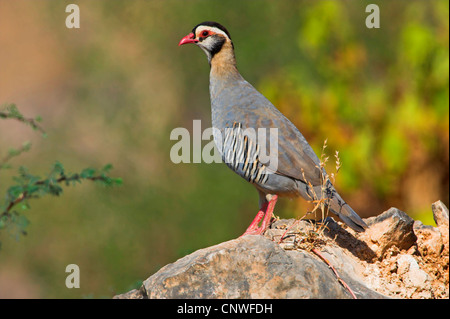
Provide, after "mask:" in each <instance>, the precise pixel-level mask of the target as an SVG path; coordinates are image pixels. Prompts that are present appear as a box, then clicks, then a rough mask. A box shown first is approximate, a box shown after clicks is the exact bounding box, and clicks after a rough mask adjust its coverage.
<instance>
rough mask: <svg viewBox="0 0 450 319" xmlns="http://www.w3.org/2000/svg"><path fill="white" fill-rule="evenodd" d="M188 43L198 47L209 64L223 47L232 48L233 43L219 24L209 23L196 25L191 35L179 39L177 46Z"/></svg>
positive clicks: (226, 31)
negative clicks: (227, 45)
mask: <svg viewBox="0 0 450 319" xmlns="http://www.w3.org/2000/svg"><path fill="white" fill-rule="evenodd" d="M188 43H194V44H196V45H197V46H199V47H200V48H201V49H202V50H203V51H204V52H205V53H206V56H207V57H208V61H209V62H210V63H211V60H212V58H213V57H214V56H215V55H216V54H217V53H219V52H220V51H221V50H222V48H223V47H224V45H226V44H229V47H230V48H231V49H232V48H233V42H231V37H230V33H229V32H228V30H227V29H226V28H225V27H224V26H223V25H221V24H220V23H217V22H211V21H206V22H202V23H200V24H198V25H196V26H195V27H194V29H192V32H191V33H189V34H188V35H187V36H185V37H184V38H182V39H181V41H180V43H178V45H183V44H188Z"/></svg>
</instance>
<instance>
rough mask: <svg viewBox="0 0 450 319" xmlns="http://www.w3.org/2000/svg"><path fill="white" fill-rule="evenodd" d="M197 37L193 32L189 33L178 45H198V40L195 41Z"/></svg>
mask: <svg viewBox="0 0 450 319" xmlns="http://www.w3.org/2000/svg"><path fill="white" fill-rule="evenodd" d="M194 38H195V35H194V34H193V33H192V32H191V33H189V34H188V35H187V36H185V37H184V38H183V39H181V41H180V43H178V45H179V46H180V45H183V44H187V43H197V42H198V40H197V39H194Z"/></svg>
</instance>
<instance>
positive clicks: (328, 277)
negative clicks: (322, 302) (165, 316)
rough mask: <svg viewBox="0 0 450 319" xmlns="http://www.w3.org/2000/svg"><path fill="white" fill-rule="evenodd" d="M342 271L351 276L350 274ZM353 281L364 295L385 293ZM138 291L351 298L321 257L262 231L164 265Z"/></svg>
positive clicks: (162, 294)
mask: <svg viewBox="0 0 450 319" xmlns="http://www.w3.org/2000/svg"><path fill="white" fill-rule="evenodd" d="M342 275H343V276H342V277H343V278H344V277H345V278H346V279H347V280H349V282H350V281H351V279H350V278H351V277H352V275H351V274H348V275H347V274H342ZM351 282H352V284H353V285H354V292H355V294H357V296H358V297H360V298H380V297H383V296H382V295H380V294H377V293H376V292H373V291H371V290H369V289H368V288H367V287H365V286H364V285H363V284H361V283H359V282H356V281H355V282H353V281H351ZM348 284H349V285H350V283H348ZM140 293H141V295H140V296H141V297H142V296H145V295H146V296H147V297H148V298H333V299H334V298H351V295H350V294H349V292H348V291H347V290H346V289H345V288H344V287H343V286H342V285H341V284H340V283H339V281H338V280H337V279H336V277H335V275H334V273H333V272H332V271H331V270H330V269H329V268H328V266H327V265H326V264H325V263H324V262H323V261H321V260H320V259H318V258H316V257H315V256H314V255H312V254H310V253H307V252H303V251H286V250H284V249H282V248H281V247H280V246H279V245H278V244H276V243H274V242H272V241H271V240H269V239H267V238H264V237H263V236H245V237H243V238H238V239H234V240H230V241H227V242H224V243H221V244H219V245H215V246H212V247H209V248H205V249H200V250H198V251H196V252H194V253H192V254H190V255H188V256H185V257H183V258H181V259H179V260H177V261H176V262H174V263H172V264H169V265H166V266H165V267H163V268H161V269H160V270H159V271H158V272H157V273H155V274H154V275H153V276H151V277H149V278H148V279H147V280H145V281H144V283H143V287H142V288H141V290H140ZM116 297H117V298H127V297H132V298H136V297H138V298H139V295H136V291H134V292H133V293H131V294H130V295H126V294H125V295H119V296H116Z"/></svg>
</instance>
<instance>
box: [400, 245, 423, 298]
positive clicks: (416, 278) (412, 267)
mask: <svg viewBox="0 0 450 319" xmlns="http://www.w3.org/2000/svg"><path fill="white" fill-rule="evenodd" d="M397 264H398V270H397V273H398V274H399V275H400V276H401V278H402V280H403V282H404V283H405V286H406V287H413V288H414V292H416V291H417V292H421V291H424V290H430V277H429V276H428V275H427V273H426V272H425V271H423V270H422V269H420V267H419V264H418V263H417V261H416V260H415V259H414V257H413V256H411V255H403V254H402V255H400V256H399V257H398V259H397ZM421 297H422V298H427V297H428V298H430V297H431V295H430V294H429V293H422V294H421Z"/></svg>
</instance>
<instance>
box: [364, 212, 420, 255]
mask: <svg viewBox="0 0 450 319" xmlns="http://www.w3.org/2000/svg"><path fill="white" fill-rule="evenodd" d="M365 222H366V223H367V225H368V226H369V229H367V230H366V231H365V232H364V234H363V236H364V237H365V238H364V239H365V240H364V241H365V242H367V244H368V245H369V247H370V248H371V249H372V251H374V252H375V254H376V255H377V256H378V257H381V256H382V255H383V254H384V253H385V252H386V251H387V250H388V249H389V248H391V247H393V246H395V247H397V248H399V249H405V250H407V249H409V248H410V247H411V246H412V245H413V244H414V243H415V242H416V239H417V238H416V235H415V234H414V230H413V225H414V220H413V219H412V218H411V217H409V216H408V215H407V214H406V213H405V212H402V211H401V210H399V209H397V208H394V207H392V208H390V209H389V210H387V211H385V212H383V213H382V214H380V215H378V216H375V217H370V218H367V219H366V220H365Z"/></svg>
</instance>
